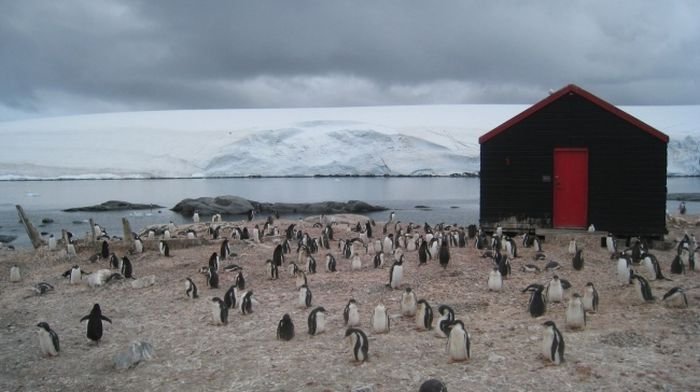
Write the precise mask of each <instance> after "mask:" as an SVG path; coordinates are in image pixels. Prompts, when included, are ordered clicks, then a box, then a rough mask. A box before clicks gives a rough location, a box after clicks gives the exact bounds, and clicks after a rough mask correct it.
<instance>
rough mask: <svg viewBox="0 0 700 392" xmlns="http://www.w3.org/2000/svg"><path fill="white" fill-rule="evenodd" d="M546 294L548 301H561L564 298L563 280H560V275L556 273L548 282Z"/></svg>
mask: <svg viewBox="0 0 700 392" xmlns="http://www.w3.org/2000/svg"><path fill="white" fill-rule="evenodd" d="M545 296H546V297H547V302H561V301H563V300H564V288H563V287H562V282H561V280H559V276H557V275H554V276H553V277H552V279H551V280H550V281H549V283H547V287H546V290H545Z"/></svg>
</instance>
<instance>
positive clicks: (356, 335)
mask: <svg viewBox="0 0 700 392" xmlns="http://www.w3.org/2000/svg"><path fill="white" fill-rule="evenodd" d="M345 338H346V339H348V341H349V343H350V354H351V355H352V360H353V361H356V362H364V361H366V360H367V359H368V358H369V339H367V335H365V333H364V332H362V330H361V329H358V328H348V329H347V330H346V331H345Z"/></svg>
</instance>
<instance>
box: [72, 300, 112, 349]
mask: <svg viewBox="0 0 700 392" xmlns="http://www.w3.org/2000/svg"><path fill="white" fill-rule="evenodd" d="M85 320H87V322H88V323H87V338H88V339H90V340H92V341H93V342H95V343H99V342H100V339H102V320H104V321H107V322H109V323H110V324H112V320H110V319H109V317H107V316H104V315H102V310H101V309H100V304H95V305H94V306H93V307H92V310H91V311H90V314H88V315H87V316H85V317H83V318H81V319H80V322H81V323H82V322H83V321H85Z"/></svg>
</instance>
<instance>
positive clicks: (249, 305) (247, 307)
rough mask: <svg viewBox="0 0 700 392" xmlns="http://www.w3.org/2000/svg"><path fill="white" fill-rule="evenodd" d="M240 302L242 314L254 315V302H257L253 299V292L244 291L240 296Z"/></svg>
mask: <svg viewBox="0 0 700 392" xmlns="http://www.w3.org/2000/svg"><path fill="white" fill-rule="evenodd" d="M240 301H241V306H240V309H241V314H251V313H253V302H255V300H254V299H253V292H252V291H244V292H242V293H241V294H240Z"/></svg>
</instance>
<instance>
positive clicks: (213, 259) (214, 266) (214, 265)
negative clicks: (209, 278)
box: [209, 252, 220, 273]
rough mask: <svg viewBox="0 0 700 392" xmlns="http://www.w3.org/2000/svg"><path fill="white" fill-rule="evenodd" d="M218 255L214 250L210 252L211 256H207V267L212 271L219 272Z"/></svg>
mask: <svg viewBox="0 0 700 392" xmlns="http://www.w3.org/2000/svg"><path fill="white" fill-rule="evenodd" d="M219 265H220V263H219V255H218V254H216V252H214V253H212V254H211V256H209V269H210V270H213V271H214V272H217V273H218V272H219Z"/></svg>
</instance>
